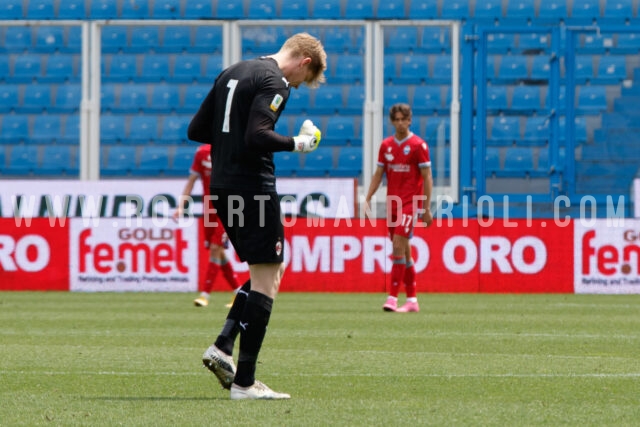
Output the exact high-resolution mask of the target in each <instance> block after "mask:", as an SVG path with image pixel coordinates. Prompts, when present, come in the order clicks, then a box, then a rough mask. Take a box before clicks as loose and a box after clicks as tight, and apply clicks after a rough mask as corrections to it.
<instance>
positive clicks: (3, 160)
mask: <svg viewBox="0 0 640 427" xmlns="http://www.w3.org/2000/svg"><path fill="white" fill-rule="evenodd" d="M6 153H7V147H2V146H0V175H2V174H3V173H4V170H5V168H6V165H7V154H6Z"/></svg>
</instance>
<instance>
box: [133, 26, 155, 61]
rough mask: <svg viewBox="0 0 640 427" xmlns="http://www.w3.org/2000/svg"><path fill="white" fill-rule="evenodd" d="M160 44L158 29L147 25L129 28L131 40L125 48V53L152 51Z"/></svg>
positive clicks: (146, 52)
mask: <svg viewBox="0 0 640 427" xmlns="http://www.w3.org/2000/svg"><path fill="white" fill-rule="evenodd" d="M159 45H160V29H159V28H158V27H149V26H147V25H144V26H140V27H133V28H132V29H131V42H130V43H129V44H127V46H126V48H125V52H126V53H145V54H148V53H153V51H154V50H155V48H156V47H157V46H159Z"/></svg>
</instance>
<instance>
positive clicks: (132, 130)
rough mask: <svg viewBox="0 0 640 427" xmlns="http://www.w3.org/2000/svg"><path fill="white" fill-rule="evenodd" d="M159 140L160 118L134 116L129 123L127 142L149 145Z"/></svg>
mask: <svg viewBox="0 0 640 427" xmlns="http://www.w3.org/2000/svg"><path fill="white" fill-rule="evenodd" d="M156 139H158V116H155V115H153V116H149V115H146V116H133V117H131V120H130V121H129V135H128V137H127V142H131V143H134V144H139V143H147V142H149V141H155V140H156Z"/></svg>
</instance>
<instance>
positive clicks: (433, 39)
mask: <svg viewBox="0 0 640 427" xmlns="http://www.w3.org/2000/svg"><path fill="white" fill-rule="evenodd" d="M450 44H451V37H450V35H449V29H448V28H442V27H424V28H423V29H422V36H421V37H420V43H419V46H418V50H419V51H420V52H427V53H439V52H440V53H441V52H449V51H450V49H451V46H450Z"/></svg>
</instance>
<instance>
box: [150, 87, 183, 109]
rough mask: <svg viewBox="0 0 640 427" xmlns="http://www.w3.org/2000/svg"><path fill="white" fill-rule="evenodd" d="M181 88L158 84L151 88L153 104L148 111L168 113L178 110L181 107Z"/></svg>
mask: <svg viewBox="0 0 640 427" xmlns="http://www.w3.org/2000/svg"><path fill="white" fill-rule="evenodd" d="M179 89H180V88H179V87H178V86H176V85H170V84H158V85H153V86H152V87H151V103H150V104H149V105H148V106H147V107H146V108H145V110H146V111H150V112H157V113H168V112H171V111H174V110H176V109H177V108H178V107H179V105H180V92H179Z"/></svg>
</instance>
